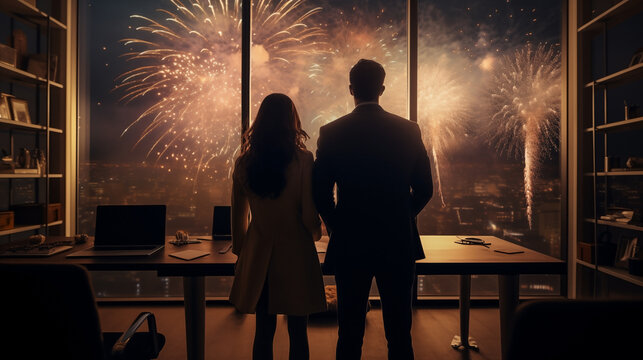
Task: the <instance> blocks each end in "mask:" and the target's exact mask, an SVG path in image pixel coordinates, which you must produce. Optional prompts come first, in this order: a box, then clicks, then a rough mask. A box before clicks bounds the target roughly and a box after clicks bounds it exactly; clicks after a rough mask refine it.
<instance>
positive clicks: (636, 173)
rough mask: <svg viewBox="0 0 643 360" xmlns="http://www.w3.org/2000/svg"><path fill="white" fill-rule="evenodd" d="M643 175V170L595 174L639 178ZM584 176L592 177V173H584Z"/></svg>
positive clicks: (597, 174)
mask: <svg viewBox="0 0 643 360" xmlns="http://www.w3.org/2000/svg"><path fill="white" fill-rule="evenodd" d="M641 175H643V170H631V171H608V172H603V171H601V172H597V173H596V176H641ZM585 176H594V173H591V172H590V173H585Z"/></svg>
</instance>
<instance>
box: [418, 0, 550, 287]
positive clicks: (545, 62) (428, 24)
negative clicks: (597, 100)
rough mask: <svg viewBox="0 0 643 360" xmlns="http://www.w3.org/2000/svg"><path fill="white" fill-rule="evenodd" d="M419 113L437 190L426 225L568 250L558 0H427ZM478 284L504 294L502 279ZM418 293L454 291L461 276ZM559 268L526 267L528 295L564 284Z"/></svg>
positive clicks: (422, 220) (422, 12) (424, 283)
mask: <svg viewBox="0 0 643 360" xmlns="http://www.w3.org/2000/svg"><path fill="white" fill-rule="evenodd" d="M419 8H420V9H419V33H420V36H419V39H418V46H419V68H418V81H419V82H418V88H419V90H418V92H419V94H418V104H419V107H418V122H419V124H420V126H421V128H422V133H423V136H424V140H425V144H426V146H427V150H428V151H429V156H430V157H431V158H432V165H433V176H434V184H435V193H434V198H433V199H432V200H431V202H430V203H429V205H428V206H427V207H426V208H425V210H424V211H423V212H422V213H421V214H420V216H419V219H418V223H419V227H420V233H422V234H466V235H495V236H497V237H500V238H502V239H506V240H509V241H512V242H515V243H518V244H520V245H522V246H525V247H528V248H531V249H534V250H537V251H540V252H543V253H545V254H548V255H552V256H555V257H560V256H561V251H562V249H561V237H560V219H561V214H560V209H561V200H560V196H561V192H560V153H559V151H558V149H559V146H560V145H559V144H560V138H559V130H560V109H561V103H560V99H561V92H560V91H561V90H560V86H561V78H560V66H561V64H560V51H561V49H560V38H561V9H562V4H561V2H560V1H559V0H556V1H547V2H542V1H535V0H523V1H506V0H496V1H483V2H481V1H473V0H468V1H458V2H453V1H429V0H422V1H420V4H419ZM472 281H473V284H472V293H473V294H474V295H488V294H494V293H496V292H497V281H496V280H495V278H494V277H489V276H479V277H474V278H473V280H472ZM418 285H420V289H419V293H420V295H436V294H441V295H456V294H457V289H458V285H457V277H455V276H431V277H425V278H423V279H421V280H420V281H419V283H418ZM559 288H560V280H559V278H558V277H557V276H540V277H538V276H536V277H533V276H529V277H527V276H523V277H521V293H522V294H527V293H529V294H535V293H539V294H555V293H558V292H559V290H560V289H559Z"/></svg>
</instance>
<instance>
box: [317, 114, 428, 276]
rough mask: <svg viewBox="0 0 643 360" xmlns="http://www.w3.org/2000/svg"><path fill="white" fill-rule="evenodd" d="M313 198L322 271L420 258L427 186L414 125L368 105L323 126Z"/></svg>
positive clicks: (424, 162)
mask: <svg viewBox="0 0 643 360" xmlns="http://www.w3.org/2000/svg"><path fill="white" fill-rule="evenodd" d="M335 186H337V193H336V196H337V198H336V199H335V198H334V194H333V192H334V191H333V190H334V187H335ZM313 194H314V199H315V204H316V206H317V210H318V211H319V213H320V215H321V216H322V219H323V220H324V223H325V224H326V228H327V229H328V232H329V235H330V242H329V244H328V250H327V253H326V260H325V262H324V266H325V270H326V271H328V272H332V271H333V270H334V268H335V266H336V265H337V264H339V263H345V264H356V265H357V266H358V265H359V264H360V263H363V262H365V261H368V259H378V261H381V259H385V260H386V261H387V262H388V263H393V264H394V263H396V262H400V261H415V260H418V259H423V258H424V251H423V249H422V243H421V242H420V237H419V234H418V230H417V225H416V222H415V217H416V216H417V215H418V213H419V212H420V211H421V210H422V209H423V208H424V206H425V205H426V204H427V203H428V201H429V200H430V199H431V196H432V195H433V181H432V178H431V166H430V161H429V157H428V156H427V152H426V148H425V147H424V143H423V142H422V136H421V134H420V128H419V127H418V125H417V124H416V123H414V122H411V121H408V120H406V119H404V118H402V117H399V116H397V115H394V114H391V113H388V112H386V111H384V110H383V109H382V108H381V107H380V106H379V105H377V104H375V103H367V104H362V105H359V106H357V107H356V108H355V110H354V111H353V112H352V113H350V114H347V115H345V116H343V117H341V118H339V119H337V120H335V121H333V122H331V123H329V124H327V125H325V126H322V127H321V128H320V131H319V140H318V144H317V159H316V161H315V166H314V170H313Z"/></svg>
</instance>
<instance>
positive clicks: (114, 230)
mask: <svg viewBox="0 0 643 360" xmlns="http://www.w3.org/2000/svg"><path fill="white" fill-rule="evenodd" d="M164 244H165V205H98V208H97V209H96V235H95V239H94V246H96V247H100V246H127V245H164Z"/></svg>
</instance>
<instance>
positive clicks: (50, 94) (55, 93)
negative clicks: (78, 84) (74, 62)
mask: <svg viewBox="0 0 643 360" xmlns="http://www.w3.org/2000/svg"><path fill="white" fill-rule="evenodd" d="M33 3H34V2H32V1H25V0H2V1H0V16H2V19H3V20H2V24H1V25H0V26H2V27H3V29H2V30H3V31H5V32H6V33H8V34H10V35H11V36H10V37H9V38H8V39H0V42H2V43H3V44H4V45H6V46H10V47H14V48H17V46H15V44H12V43H11V42H13V41H15V38H14V35H15V33H16V31H20V32H22V33H23V37H24V41H25V42H26V46H25V47H26V49H27V51H26V53H24V54H19V56H18V57H17V61H16V62H15V63H11V62H1V61H0V91H1V92H2V93H4V94H8V96H7V97H6V98H7V99H9V98H11V97H15V98H18V99H22V100H25V101H27V104H28V105H27V106H28V109H29V117H30V118H31V119H30V121H28V122H25V121H18V120H17V119H12V118H11V117H15V116H14V115H13V114H10V115H11V116H10V117H9V118H7V117H6V116H2V115H0V149H3V150H4V151H5V154H7V155H8V156H6V159H9V160H12V161H13V163H14V164H17V163H18V158H19V157H20V154H21V151H22V149H27V150H28V151H29V153H30V154H33V152H34V151H35V150H36V149H38V151H39V152H43V153H44V155H43V156H42V157H40V159H38V160H36V157H35V156H32V157H31V163H32V165H31V166H30V167H31V168H34V167H36V168H38V169H37V170H36V169H34V170H32V172H31V173H28V171H27V170H22V169H17V170H15V171H14V170H10V169H5V168H2V169H0V193H2V194H6V195H7V196H4V195H3V196H2V200H1V201H0V212H4V211H13V210H14V207H15V206H19V205H27V204H34V203H35V204H42V205H43V206H44V210H46V209H48V208H49V206H50V204H58V203H60V204H61V208H60V210H59V214H60V215H59V217H60V218H55V219H53V220H51V219H50V218H49V217H48V216H47V215H46V212H45V215H43V216H42V221H41V223H40V224H34V225H28V226H19V225H15V226H13V227H12V228H9V229H3V230H0V244H2V243H7V242H13V241H17V240H21V239H24V238H26V237H28V236H29V235H33V234H45V235H50V234H51V235H64V232H65V225H66V224H65V216H64V214H65V210H64V208H65V205H66V204H65V202H66V199H67V194H66V191H67V188H68V186H67V182H68V181H69V179H67V176H66V173H67V171H66V166H67V162H68V161H67V159H68V156H69V154H68V153H67V149H68V146H67V141H68V137H69V134H67V128H68V125H69V124H68V121H69V113H68V111H69V110H68V102H69V99H68V96H69V94H70V92H69V91H68V87H67V86H68V84H66V81H67V80H66V79H67V78H68V77H67V75H68V74H67V72H68V68H69V66H68V58H67V57H68V50H69V44H68V38H69V36H68V35H69V34H68V24H67V20H68V11H69V10H70V8H69V6H71V2H70V1H69V0H43V1H38V2H37V6H36V5H34V4H33ZM5 19H6V20H7V21H5ZM20 55H22V56H23V59H22V61H20V60H21V59H20ZM33 55H38V56H39V57H40V59H43V60H44V61H45V62H46V66H44V69H43V70H42V72H41V73H38V72H37V71H34V70H32V69H31V68H30V67H29V66H27V60H26V59H28V58H29V57H30V56H33ZM53 69H55V70H53ZM36 162H37V163H38V165H37V166H35V165H33V164H34V163H36ZM16 167H21V165H16ZM22 167H26V165H22ZM19 170H20V171H19ZM34 171H35V172H34Z"/></svg>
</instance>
